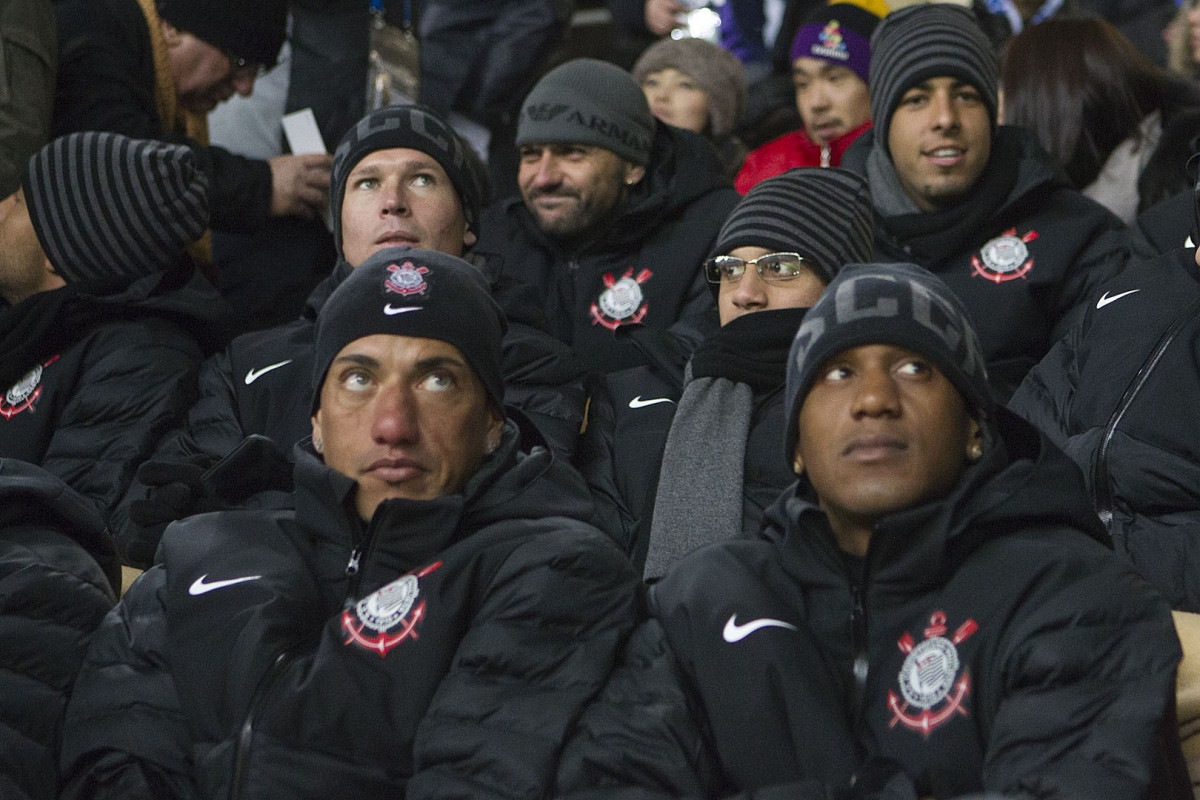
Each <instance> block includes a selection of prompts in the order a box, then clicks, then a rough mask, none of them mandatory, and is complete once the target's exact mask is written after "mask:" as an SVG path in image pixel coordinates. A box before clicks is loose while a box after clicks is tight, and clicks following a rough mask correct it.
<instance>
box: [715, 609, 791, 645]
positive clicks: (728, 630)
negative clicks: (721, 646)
mask: <svg viewBox="0 0 1200 800" xmlns="http://www.w3.org/2000/svg"><path fill="white" fill-rule="evenodd" d="M762 628H787V629H788V630H790V631H794V630H796V626H795V625H792V624H791V623H790V622H784V621H783V620H781V619H770V618H769V617H764V618H762V619H752V620H750V621H749V622H747V623H745V624H742V625H738V624H737V614H734V615H733V616H731V617H730V618H729V621H728V622H726V623H725V630H724V631H722V632H721V635H722V636H723V637H725V641H727V642H729V643H730V644H733V643H734V642H740V641H741V640H742V639H745V638H746V637H747V636H749V635H750V634H752V633H754V632H755V631H757V630H760V629H762Z"/></svg>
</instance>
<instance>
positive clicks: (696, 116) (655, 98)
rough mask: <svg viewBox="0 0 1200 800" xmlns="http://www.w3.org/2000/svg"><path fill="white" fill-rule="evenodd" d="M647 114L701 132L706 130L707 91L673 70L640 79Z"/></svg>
mask: <svg viewBox="0 0 1200 800" xmlns="http://www.w3.org/2000/svg"><path fill="white" fill-rule="evenodd" d="M642 92H643V93H644V94H645V95H646V102H648V103H649V104H650V113H651V114H653V115H654V116H655V117H656V118H657V119H659V120H662V121H663V122H665V123H667V124H668V125H674V126H675V127H676V128H683V129H684V130H689V131H692V132H693V133H704V131H705V129H706V128H707V127H708V92H706V91H704V89H703V88H702V87H701V86H700V84H699V83H697V82H696V81H694V80H692V78H691V77H690V76H688V75H685V74H684V73H682V72H680V71H679V70H677V69H675V68H674V67H667V68H666V69H660V70H658V71H657V72H651V73H650V74H649V75H647V76H646V77H645V78H643V79H642Z"/></svg>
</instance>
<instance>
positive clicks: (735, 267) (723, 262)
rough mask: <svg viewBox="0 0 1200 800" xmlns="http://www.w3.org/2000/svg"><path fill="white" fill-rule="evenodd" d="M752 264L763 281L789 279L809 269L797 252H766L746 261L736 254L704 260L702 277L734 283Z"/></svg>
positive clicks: (718, 282)
mask: <svg viewBox="0 0 1200 800" xmlns="http://www.w3.org/2000/svg"><path fill="white" fill-rule="evenodd" d="M749 266H753V267H754V269H755V270H756V271H757V272H758V274H759V275H760V276H761V277H762V279H763V280H764V281H770V282H771V283H781V282H783V281H790V280H791V279H792V278H795V277H796V276H797V275H799V274H800V273H801V272H803V271H804V270H806V269H807V270H811V269H812V267H810V266H809V265H808V264H806V263H805V261H804V256H802V255H800V254H799V253H767V254H766V255H764V256H759V257H758V258H752V259H750V260H749V261H747V260H746V259H744V258H737V257H736V256H716V257H715V258H710V259H708V260H707V261H705V262H704V277H705V278H706V279H707V280H708V282H709V283H716V284H721V283H727V284H730V285H732V284H736V283H737V282H738V281H740V280H741V279H742V275H743V274H744V273H745V272H746V267H749Z"/></svg>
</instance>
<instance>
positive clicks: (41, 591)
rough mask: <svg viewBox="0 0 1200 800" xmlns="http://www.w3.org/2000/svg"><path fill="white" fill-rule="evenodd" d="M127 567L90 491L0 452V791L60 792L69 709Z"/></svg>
mask: <svg viewBox="0 0 1200 800" xmlns="http://www.w3.org/2000/svg"><path fill="white" fill-rule="evenodd" d="M101 564H103V567H104V568H103V569H102V568H101ZM106 571H107V575H106ZM119 575H120V567H119V565H118V564H117V560H116V554H115V551H114V550H113V545H112V540H111V539H110V538H109V537H108V535H107V534H106V533H105V531H104V524H103V522H101V520H100V518H99V517H98V516H97V515H96V512H95V510H93V509H92V508H91V505H90V504H89V503H88V502H87V501H86V500H84V499H83V498H81V497H80V496H79V495H78V494H76V493H75V492H73V491H72V490H71V489H70V488H69V487H67V486H66V485H65V484H63V482H62V481H60V480H58V479H57V478H55V477H54V476H53V475H50V474H49V473H47V472H46V471H44V470H42V469H40V468H38V467H35V466H33V465H32V464H26V463H25V462H23V461H16V460H12V459H0V797H5V798H12V799H13V800H20V799H22V798H30V799H31V800H34V799H38V800H53V798H56V797H58V747H59V737H60V735H61V729H62V718H63V712H64V711H65V710H66V707H67V699H68V698H69V697H70V694H71V687H72V685H73V684H74V682H75V676H76V675H77V674H78V672H79V668H80V666H81V665H82V664H83V656H84V653H85V651H86V650H87V645H88V641H89V640H90V639H91V636H92V632H93V631H95V630H96V628H98V627H99V626H100V621H101V620H102V619H103V618H104V615H105V614H107V613H108V611H109V609H111V608H112V607H113V605H114V604H115V603H116V596H115V595H114V589H115V587H117V586H118V585H119V581H120V578H119Z"/></svg>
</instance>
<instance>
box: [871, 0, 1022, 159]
mask: <svg viewBox="0 0 1200 800" xmlns="http://www.w3.org/2000/svg"><path fill="white" fill-rule="evenodd" d="M942 77H951V78H958V79H959V80H962V81H964V82H966V83H969V84H970V85H972V86H974V87H975V88H976V89H978V90H979V93H980V94H981V95H982V96H983V104H984V105H985V106H986V107H987V110H988V116H990V117H991V118H992V124H993V125H995V124H996V90H997V86H998V84H999V80H1000V61H999V59H998V58H997V57H996V53H995V51H994V50H993V49H992V45H991V42H989V41H988V39H987V37H986V36H985V35H984V33H983V31H982V30H981V29H980V27H979V24H978V23H977V22H976V21H975V17H974V16H973V15H972V13H971V12H970V11H968V10H967V9H966V8H963V7H962V6H957V5H950V4H947V3H920V4H918V5H915V6H908V7H907V8H902V9H900V10H899V11H894V12H892V13H891V14H888V15H887V16H886V17H884V18H883V22H881V23H879V27H878V28H876V29H875V35H874V36H873V37H872V38H871V79H870V81H868V83H869V85H870V88H871V119H872V120H874V121H875V128H876V130H878V131H879V132H880V133H879V134H878V135H877V136H876V141H877V142H879V143H880V144H881V145H882V146H883V147H884V149H885V151H886V149H887V134H888V128H889V126H890V125H891V122H892V112H893V111H895V110H896V106H898V105H900V98H901V97H903V96H904V93H905V92H907V91H908V90H909V89H911V88H912V87H914V86H916V85H917V84H918V83H921V82H922V81H925V80H928V79H930V78H942Z"/></svg>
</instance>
